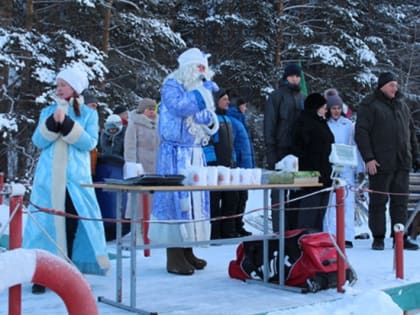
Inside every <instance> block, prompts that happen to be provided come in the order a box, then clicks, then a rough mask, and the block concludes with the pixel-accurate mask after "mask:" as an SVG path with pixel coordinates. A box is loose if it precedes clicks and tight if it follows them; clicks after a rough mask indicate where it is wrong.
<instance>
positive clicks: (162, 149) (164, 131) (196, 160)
mask: <svg viewBox="0 0 420 315" xmlns="http://www.w3.org/2000/svg"><path fill="white" fill-rule="evenodd" d="M212 108H214V103H213V96H212V94H211V92H210V91H209V90H207V89H205V88H204V87H203V86H200V87H198V88H197V89H193V90H191V91H187V90H186V89H185V88H184V86H183V85H182V84H181V83H180V82H178V81H177V80H175V79H174V78H169V79H167V80H166V81H165V83H164V84H163V86H162V93H161V103H160V106H159V124H158V125H159V137H160V141H161V142H160V146H159V152H158V159H157V166H156V170H157V173H158V174H161V175H169V174H183V173H184V172H185V170H187V169H188V168H190V167H191V166H205V165H206V161H205V157H204V154H203V150H202V145H203V144H205V143H207V142H208V139H209V137H210V135H211V133H212V131H210V125H212V124H213V123H214V122H215V120H214V119H215V114H214V111H212V110H211V109H212ZM153 200H154V201H153V211H152V217H153V219H156V220H168V221H172V222H171V223H167V224H165V223H164V222H160V223H153V222H152V223H151V224H150V229H149V238H150V240H151V243H152V244H154V243H178V242H182V241H202V240H209V238H210V222H209V221H207V220H208V219H209V218H210V205H209V194H208V192H193V193H191V192H169V193H167V192H161V193H155V195H154V199H153ZM188 220H202V221H198V222H188ZM176 221H182V222H180V223H177V222H176Z"/></svg>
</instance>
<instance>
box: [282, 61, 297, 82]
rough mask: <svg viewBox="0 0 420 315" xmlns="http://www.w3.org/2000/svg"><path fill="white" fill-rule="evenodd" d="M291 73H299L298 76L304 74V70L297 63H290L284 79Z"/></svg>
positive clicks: (285, 70)
mask: <svg viewBox="0 0 420 315" xmlns="http://www.w3.org/2000/svg"><path fill="white" fill-rule="evenodd" d="M291 75H297V76H298V77H300V76H301V75H302V70H301V69H300V67H299V66H298V65H297V64H295V63H292V64H290V65H288V66H287V67H286V69H284V74H283V79H287V77H288V76H291Z"/></svg>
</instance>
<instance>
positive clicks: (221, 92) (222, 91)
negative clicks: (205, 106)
mask: <svg viewBox="0 0 420 315" xmlns="http://www.w3.org/2000/svg"><path fill="white" fill-rule="evenodd" d="M226 94H228V91H226V90H225V89H223V88H220V89H219V90H218V91H217V92H214V93H213V98H214V102H215V103H216V104H217V102H218V101H219V99H220V98H221V97H222V96H224V95H226Z"/></svg>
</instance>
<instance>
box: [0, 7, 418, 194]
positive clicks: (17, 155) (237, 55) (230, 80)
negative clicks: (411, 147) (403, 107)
mask: <svg viewBox="0 0 420 315" xmlns="http://www.w3.org/2000/svg"><path fill="white" fill-rule="evenodd" d="M190 47H198V48H200V49H201V50H203V51H205V52H208V53H210V54H211V58H210V66H211V67H212V69H213V70H214V71H215V73H216V75H215V78H214V80H215V81H216V82H217V83H218V85H219V86H221V87H223V88H225V89H228V90H229V91H230V94H231V96H234V95H240V96H242V97H243V98H244V99H245V100H246V101H247V102H248V105H249V108H250V115H249V125H250V128H251V132H252V136H253V140H254V146H255V151H256V162H257V165H258V166H259V167H264V166H265V157H264V141H263V134H262V121H263V114H262V112H263V108H264V102H265V99H266V97H267V95H268V94H269V93H270V92H271V91H272V90H273V89H274V88H276V86H277V84H278V82H279V79H280V78H281V75H282V72H283V69H284V67H285V66H286V65H287V64H289V63H292V62H295V63H300V64H301V66H302V68H303V71H304V79H305V83H306V88H307V92H308V93H311V92H322V91H323V90H325V89H326V88H329V87H335V88H337V89H338V90H339V91H340V94H341V96H342V97H343V99H344V101H345V103H346V104H347V105H348V106H350V107H351V108H352V109H353V110H354V111H355V112H356V111H357V105H358V104H359V102H360V101H361V99H362V98H363V97H364V96H365V95H366V94H367V93H369V92H371V91H372V90H373V89H374V88H376V81H377V76H378V74H379V73H380V72H383V71H392V72H394V73H395V74H396V75H398V77H399V83H400V90H401V91H402V92H403V93H404V94H405V96H406V100H407V103H408V104H409V106H410V107H411V109H412V112H413V116H414V118H417V114H419V115H418V116H419V118H418V120H419V121H420V112H419V111H418V109H417V108H420V66H419V64H420V5H419V1H418V0H402V1H375V0H373V1H372V0H366V1H356V0H334V1H331V0H320V1H316V0H313V1H280V0H271V1H264V0H260V1H255V0H241V1H233V0H232V1H222V0H179V1H170V0H168V1H159V0H145V1H130V0H72V1H65V0H63V1H58V0H51V1H48V0H14V1H13V0H1V2H0V87H1V90H0V136H1V137H0V141H1V145H0V171H2V172H4V173H5V176H6V180H7V181H16V182H22V183H24V184H25V183H26V184H28V186H30V183H31V180H32V174H33V170H34V166H35V164H36V161H37V157H38V152H37V150H36V148H35V147H34V146H33V145H32V143H31V136H32V133H33V130H34V128H35V126H36V122H37V119H38V116H39V113H40V110H41V108H42V107H44V106H46V105H47V104H48V103H49V101H50V100H51V96H52V95H53V93H54V86H55V74H56V73H57V72H58V71H59V70H60V67H62V66H63V65H70V64H73V63H77V64H78V65H79V66H81V67H83V68H84V69H85V70H86V72H87V73H88V75H89V80H90V85H91V86H90V90H91V91H92V92H93V93H95V94H96V95H97V96H98V98H99V101H100V107H99V111H100V119H101V123H103V121H104V119H105V118H106V116H107V115H108V114H109V113H111V112H112V109H114V108H115V107H116V106H118V105H125V106H127V107H128V108H130V109H133V108H135V107H136V104H137V102H138V100H139V99H140V98H143V97H151V98H154V99H156V100H158V101H159V97H160V88H161V85H162V82H163V80H164V79H165V77H166V76H167V75H168V74H169V73H170V72H172V71H173V70H174V69H175V68H176V66H177V62H176V58H177V56H178V55H179V54H180V53H181V52H182V51H183V50H185V49H186V48H190Z"/></svg>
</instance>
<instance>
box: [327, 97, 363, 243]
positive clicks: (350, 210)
mask: <svg viewBox="0 0 420 315" xmlns="http://www.w3.org/2000/svg"><path fill="white" fill-rule="evenodd" d="M325 94H326V95H325V96H326V99H327V107H328V113H329V119H328V122H327V123H328V127H329V128H330V130H331V132H332V133H333V134H334V139H335V140H334V142H335V143H339V144H347V145H356V144H355V141H354V124H353V122H352V121H351V120H350V119H348V118H346V117H345V116H344V115H343V100H342V99H341V97H340V96H339V95H338V92H337V91H336V90H335V89H330V90H327V91H326V93H325ZM358 165H359V166H358V168H357V172H359V173H360V172H362V171H363V163H358ZM355 172H356V169H354V168H352V167H350V166H346V167H345V168H344V171H343V172H342V173H341V178H343V179H344V180H345V181H346V183H347V184H348V185H351V186H352V185H354V181H355ZM331 196H332V197H333V198H332V200H331V199H330V204H335V194H334V193H333V194H331ZM344 207H345V219H344V220H345V239H346V247H347V248H351V247H353V239H354V235H355V229H354V207H355V196H354V191H352V190H351V189H347V190H346V195H345V200H344ZM324 230H325V231H329V232H331V233H333V234H335V233H336V211H335V207H330V208H329V210H328V215H326V216H325V218H324Z"/></svg>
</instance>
